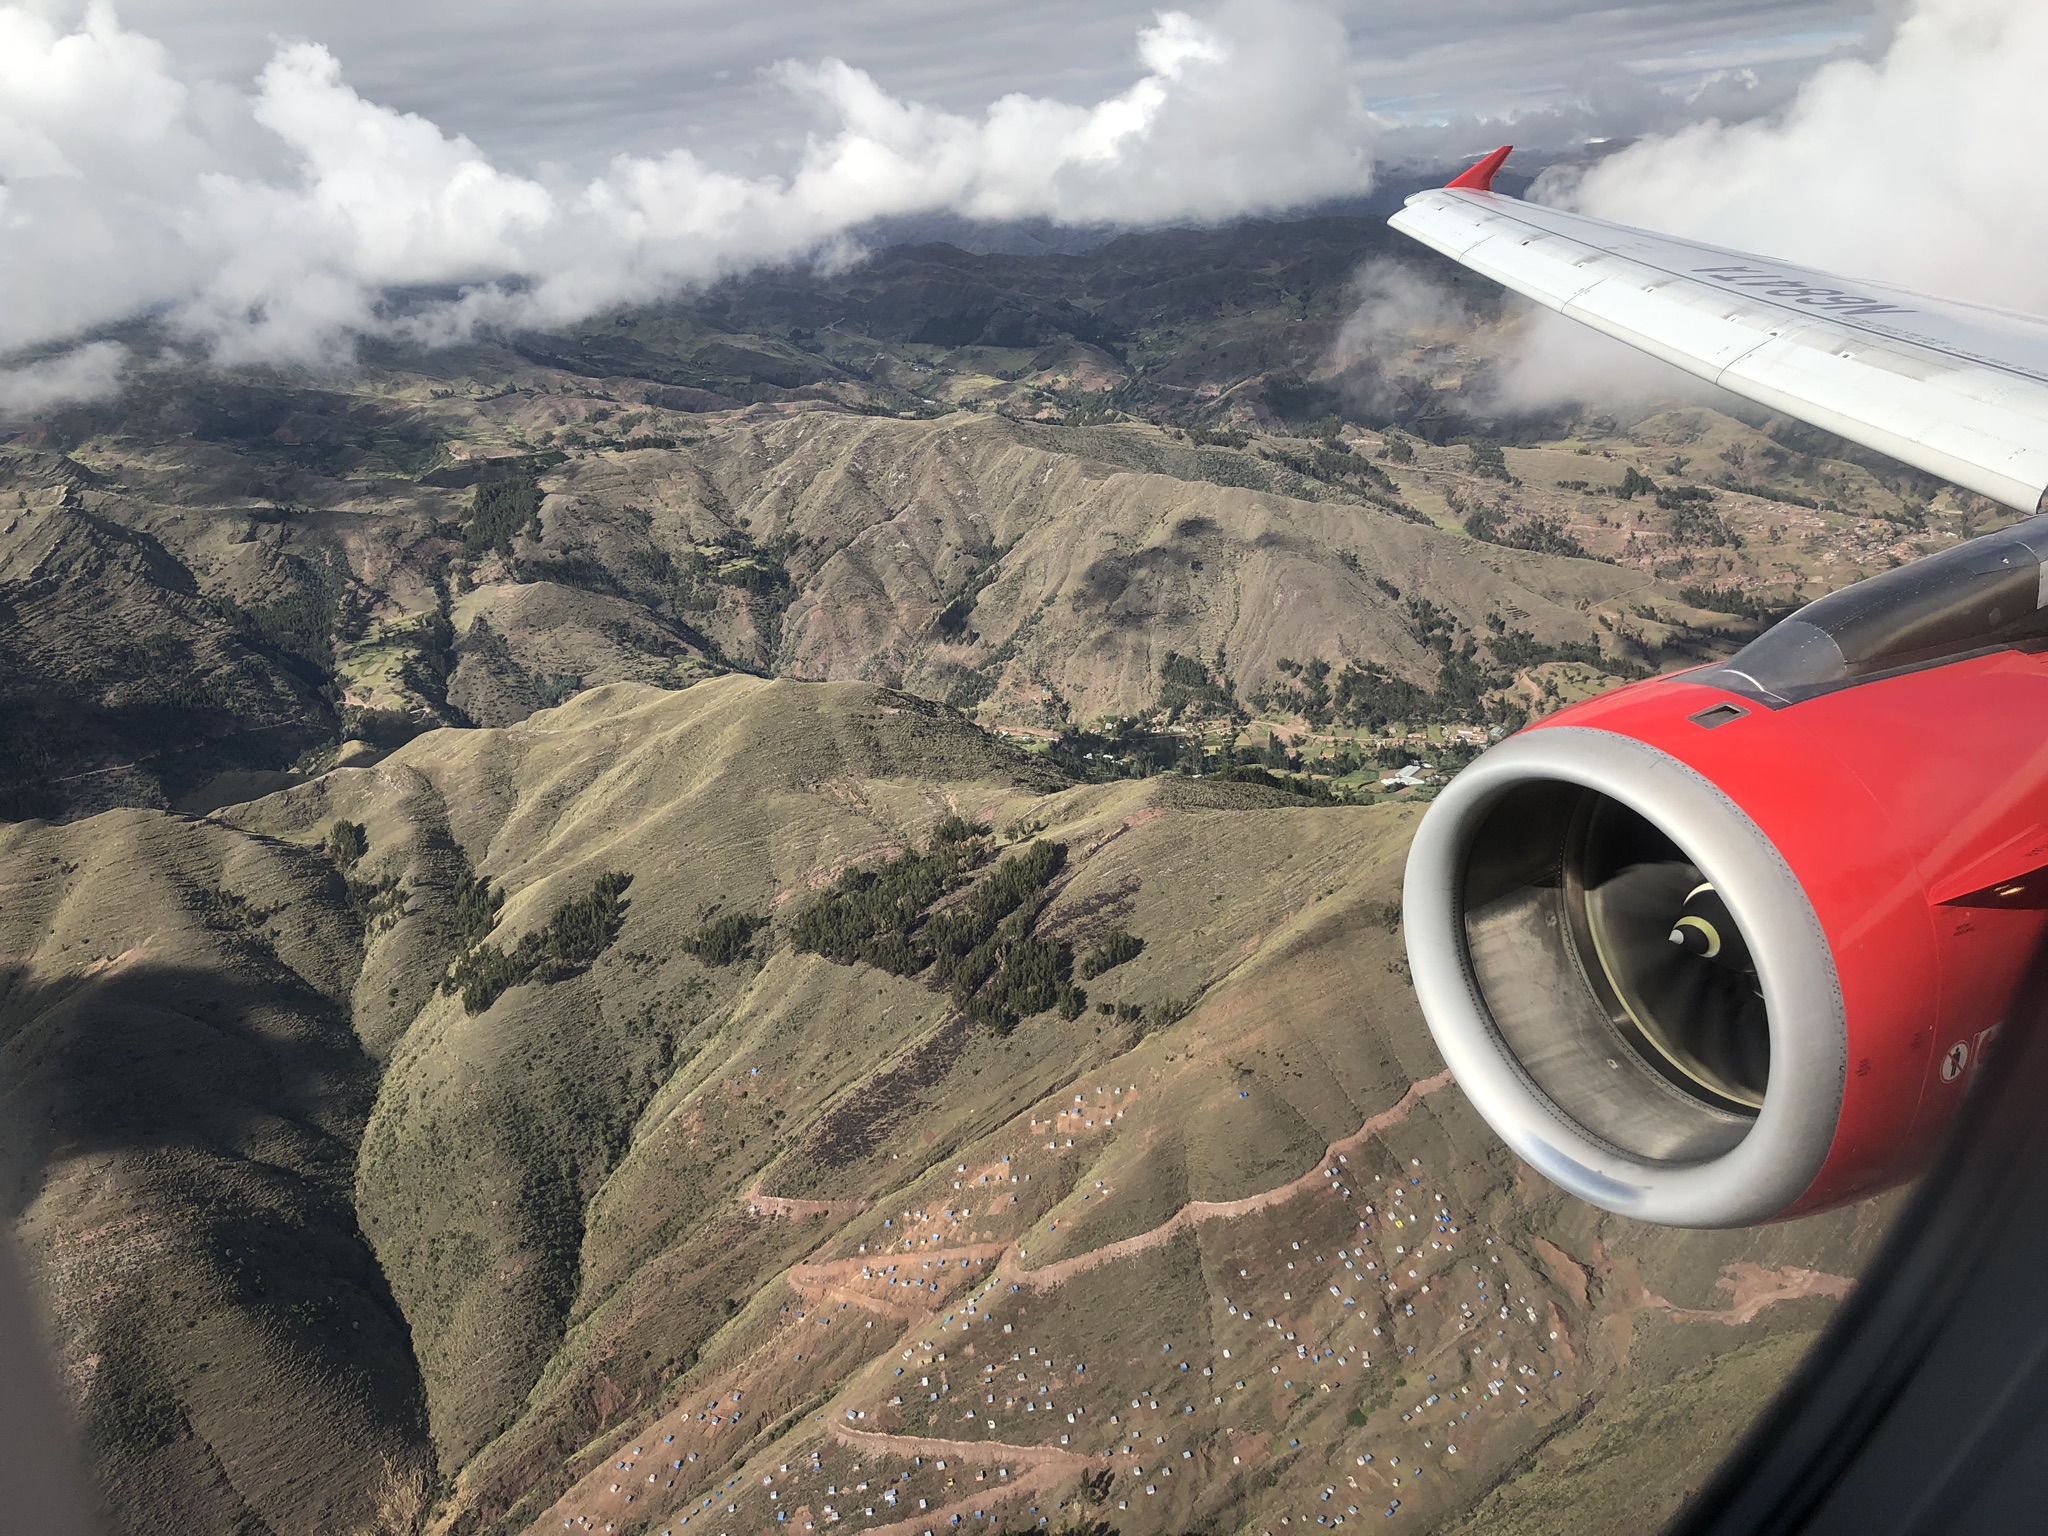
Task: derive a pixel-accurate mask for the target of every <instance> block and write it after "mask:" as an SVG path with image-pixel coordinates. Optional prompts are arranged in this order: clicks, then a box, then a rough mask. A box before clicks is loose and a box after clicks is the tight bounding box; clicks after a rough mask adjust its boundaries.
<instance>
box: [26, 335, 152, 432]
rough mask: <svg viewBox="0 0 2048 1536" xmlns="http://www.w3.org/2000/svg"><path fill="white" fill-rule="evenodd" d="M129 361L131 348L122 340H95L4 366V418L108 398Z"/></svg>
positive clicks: (118, 382) (118, 383)
mask: <svg viewBox="0 0 2048 1536" xmlns="http://www.w3.org/2000/svg"><path fill="white" fill-rule="evenodd" d="M127 362H128V349H127V348H126V347H124V346H122V345H121V344H120V343H119V342H113V341H93V342H87V343H86V344H85V345H84V346H82V347H74V348H73V349H72V350H71V351H69V352H65V353H61V354H59V355H58V356H56V357H46V358H43V359H41V360H40V361H38V362H33V363H29V364H27V365H25V366H24V367H20V368H7V369H0V418H4V417H9V416H16V417H22V416H32V415H34V414H35V413H36V412H38V411H42V410H47V409H48V408H49V407H51V406H53V405H76V404H78V403H79V402H81V401H86V400H104V399H105V398H106V397H107V396H109V395H111V394H113V393H114V392H115V391H116V390H118V389H119V388H120V387H121V373H122V370H123V368H125V367H126V365H127Z"/></svg>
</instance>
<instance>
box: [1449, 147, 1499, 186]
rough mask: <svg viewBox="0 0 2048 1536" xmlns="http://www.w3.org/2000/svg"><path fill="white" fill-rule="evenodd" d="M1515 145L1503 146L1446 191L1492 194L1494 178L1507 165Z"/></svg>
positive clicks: (1452, 183)
mask: <svg viewBox="0 0 2048 1536" xmlns="http://www.w3.org/2000/svg"><path fill="white" fill-rule="evenodd" d="M1514 147H1515V146H1514V145H1512V144H1503V145H1501V147H1500V148H1499V149H1496V150H1495V151H1494V152H1493V153H1492V154H1490V155H1488V156H1487V157H1486V158H1485V159H1484V160H1482V161H1480V162H1479V163H1478V164H1477V165H1475V166H1473V167H1472V169H1470V170H1469V171H1467V172H1465V174H1464V175H1462V176H1460V177H1458V178H1457V180H1455V181H1453V182H1451V183H1449V185H1448V186H1447V187H1446V189H1445V190H1447V191H1453V192H1491V191H1492V190H1493V178H1494V177H1495V176H1497V175H1499V174H1500V168H1501V167H1502V166H1503V165H1506V164H1507V161H1508V155H1509V154H1510V153H1511V152H1512V151H1513V150H1514Z"/></svg>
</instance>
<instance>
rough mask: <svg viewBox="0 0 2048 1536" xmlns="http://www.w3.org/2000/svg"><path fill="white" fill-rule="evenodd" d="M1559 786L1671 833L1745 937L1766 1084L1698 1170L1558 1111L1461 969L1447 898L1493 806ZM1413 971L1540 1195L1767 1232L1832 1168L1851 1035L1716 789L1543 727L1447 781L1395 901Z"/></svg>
mask: <svg viewBox="0 0 2048 1536" xmlns="http://www.w3.org/2000/svg"><path fill="white" fill-rule="evenodd" d="M1544 780H1549V781H1561V782H1564V783H1568V784H1574V785H1578V786H1581V787H1583V788H1586V789H1590V790H1594V791H1596V792H1598V793H1600V794H1602V795H1606V796H1607V797H1609V798H1610V799H1612V800H1615V801H1617V802H1619V803H1620V804H1621V805H1623V806H1626V807H1627V808H1629V809H1630V810H1633V811H1634V812H1636V814H1638V815H1640V816H1642V817H1643V818H1644V819H1645V820H1647V821H1649V822H1650V823H1651V824H1652V825H1654V826H1656V827H1657V828H1659V830H1661V831H1662V832H1664V833H1665V834H1666V835H1667V836H1669V837H1670V838H1671V839H1672V841H1674V842H1675V843H1677V845H1678V846H1679V847H1680V848H1681V849H1682V850H1684V852H1685V853H1686V854H1687V856H1688V857H1689V858H1691V859H1692V860H1693V862H1694V863H1695V864H1697V865H1698V866H1699V868H1700V869H1701V871H1702V872H1703V873H1704V874H1705V875H1706V877H1707V878H1708V879H1710V880H1711V881H1713V882H1714V885H1715V887H1716V888H1717V889H1718V890H1719V891H1720V892H1721V893H1722V895H1723V897H1724V899H1726V900H1727V902H1728V904H1729V907H1730V909H1731V911H1732V912H1733V914H1734V916H1735V918H1736V920H1737V922H1738V923H1739V924H1740V926H1741V928H1742V931H1743V933H1744V934H1745V935H1747V936H1749V937H1750V939H1751V945H1750V948H1751V954H1752V957H1753V958H1754V960H1755V962H1756V967H1757V976H1758V980H1759V982H1760V983H1761V985H1762V989H1763V993H1764V1003H1765V1007H1766V1009H1767V1010H1768V1013H1769V1019H1770V1026H1769V1027H1770V1039H1771V1077H1770V1085H1769V1088H1768V1090H1767V1092H1766V1093H1765V1096H1764V1103H1763V1107H1762V1109H1761V1110H1760V1111H1758V1113H1757V1116H1756V1120H1755V1123H1754V1124H1753V1125H1752V1126H1751V1127H1750V1129H1749V1131H1748V1132H1747V1134H1745V1135H1744V1136H1743V1138H1742V1140H1741V1141H1740V1142H1738V1143H1737V1144H1736V1145H1734V1146H1733V1147H1731V1148H1729V1149H1728V1150H1727V1151H1726V1152H1723V1153H1720V1154H1719V1155H1717V1156H1713V1157H1710V1158H1707V1159H1705V1160H1703V1161H1700V1162H1691V1163H1670V1162H1656V1161H1652V1160H1648V1159H1645V1158H1641V1157H1637V1156H1634V1155H1632V1154H1630V1153H1627V1152H1624V1151H1622V1150H1620V1149H1619V1148H1617V1147H1614V1146H1612V1145H1609V1144H1608V1143H1607V1142H1605V1141H1603V1140H1601V1139H1600V1138H1599V1137H1598V1136H1597V1135H1595V1134H1594V1133H1593V1132H1591V1131H1589V1130H1588V1129H1587V1128H1586V1127H1585V1126H1583V1125H1581V1124H1579V1123H1578V1121H1576V1120H1575V1119H1573V1118H1572V1117H1570V1116H1568V1115H1567V1114H1565V1113H1564V1112H1563V1111H1562V1110H1560V1109H1559V1108H1558V1107H1557V1105H1556V1104H1555V1103H1553V1102H1552V1101H1551V1099H1550V1098H1549V1096H1548V1095H1547V1094H1545V1093H1544V1091H1543V1090H1542V1088H1540V1087H1539V1086H1538V1085H1537V1084H1536V1082H1535V1081H1534V1079H1532V1078H1531V1077H1530V1075H1529V1073H1528V1071H1527V1070H1526V1069H1525V1068H1524V1067H1523V1065H1522V1063H1521V1062H1520V1061H1519V1060H1518V1059H1517V1058H1516V1057H1515V1055H1514V1053H1513V1052H1512V1051H1511V1050H1510V1049H1509V1048H1508V1045H1507V1042H1506V1041H1505V1040H1504V1039H1503V1038H1502V1036H1501V1034H1500V1031H1499V1029H1498V1027H1497V1026H1496V1025H1495V1023H1494V1021H1493V1017H1492V1015H1491V1013H1490V1012H1489V1010H1488V1008H1487V1006H1486V1002H1485V1000H1484V998H1483V997H1482V996H1481V994H1480V991H1479V988H1478V984H1477V982H1476V980H1475V979H1474V977H1473V974H1472V969H1471V964H1470V961H1469V959H1468V957H1467V954H1466V948H1465V932H1464V911H1463V908H1462V902H1461V899H1460V890H1459V886H1460V883H1461V880H1462V872H1463V870H1464V868H1465V859H1466V854H1467V852H1468V850H1469V849H1470V846H1471V843H1472V839H1473V838H1474V836H1475V835H1476V834H1477V833H1478V830H1479V828H1480V827H1481V826H1482V825H1483V824H1484V822H1485V819H1486V816H1487V813H1488V812H1489V811H1490V810H1491V809H1492V808H1493V806H1494V805H1495V804H1496V803H1497V802H1498V801H1499V799H1500V798H1501V796H1503V795H1504V794H1506V793H1507V792H1508V791H1510V790H1512V789H1514V788H1516V787H1517V786H1520V785H1525V784H1528V783H1530V782H1532V781H1544ZM1402 908H1403V919H1404V923H1405V925H1406V928H1407V933H1408V961H1409V969H1410V971H1411V972H1412V974H1413V976H1414V982H1415V991H1416V995H1417V997H1418V998H1419V1000H1420V1001H1421V1003H1422V1010H1423V1015H1424V1018H1425V1019H1426V1020H1427V1021H1428V1024H1429V1029H1430V1033H1431V1035H1432V1036H1433V1037H1434V1038H1435V1040H1436V1044H1437V1049H1438V1050H1439V1051H1440V1052H1441V1053H1442V1055H1443V1058H1444V1061H1445V1063H1446V1065H1448V1066H1449V1067H1450V1069H1451V1073H1452V1075H1453V1076H1454V1077H1455V1078H1456V1079H1457V1081H1458V1083H1459V1085H1460V1087H1462V1088H1463V1089H1464V1091H1465V1094H1466V1096H1467V1097H1468V1098H1469V1099H1470V1100H1471V1101H1472V1104H1473V1107H1474V1108H1475V1109H1477V1110H1478V1111H1479V1113H1480V1114H1481V1116H1482V1117H1484V1118H1485V1119H1486V1121H1487V1122H1488V1123H1489V1124H1490V1125H1491V1126H1492V1127H1493V1129H1494V1131H1495V1132H1496V1133H1497V1134H1498V1135H1499V1136H1500V1137H1501V1139H1502V1140H1503V1141H1505V1142H1507V1144H1508V1145H1509V1146H1510V1147H1512V1148H1513V1149H1514V1150H1515V1152H1516V1153H1518V1154H1519V1155H1520V1156H1521V1157H1522V1158H1523V1159H1524V1160H1525V1161H1527V1162H1528V1163H1530V1164H1531V1165H1532V1166H1534V1167H1535V1168H1536V1169H1537V1171H1538V1172H1540V1173H1542V1174H1543V1175H1544V1176H1545V1177H1546V1178H1548V1179H1550V1180H1551V1181H1552V1182H1553V1183H1555V1184H1557V1185H1559V1186H1561V1187H1562V1188H1564V1189H1566V1190H1567V1191H1569V1192H1570V1193H1572V1194H1574V1195H1577V1196H1578V1197H1579V1198H1581V1199H1583V1200H1586V1201H1588V1202H1590V1203H1592V1204H1594V1205H1598V1206H1600V1207H1602V1208H1604V1209H1606V1210H1610V1211H1614V1212H1616V1213H1618V1214H1620V1215H1625V1216H1632V1217H1636V1218H1638V1219H1641V1220H1644V1221H1654V1222H1659V1223H1662V1224H1665V1225H1670V1226H1684V1227H1733V1226H1748V1225H1752V1224H1754V1223H1757V1222H1761V1221H1766V1220H1769V1219H1770V1218H1771V1217H1773V1216H1776V1215H1778V1214H1779V1213H1781V1212H1782V1211H1784V1210H1785V1209H1786V1208H1787V1207H1789V1206H1791V1205H1792V1204H1793V1202H1795V1201H1796V1200H1797V1199H1798V1198H1799V1197H1800V1195H1802V1194H1804V1193H1805V1192H1806V1190H1807V1189H1808V1188H1809V1187H1810V1186H1811V1185H1812V1183H1813V1181H1814V1179H1815V1178H1816V1176H1818V1174H1819V1173H1820V1170H1821V1167H1822V1165H1823V1164H1824V1163H1825V1162H1826V1161H1827V1154H1828V1149H1829V1147H1830V1146H1831V1145H1832V1143H1833V1141H1834V1135H1835V1128H1836V1125H1837V1123H1838V1122H1839V1120H1840V1117H1841V1109H1842V1101H1843V1097H1844V1094H1845V1092H1846V1087H1847V1082H1848V1025H1847V1017H1846V1012H1845V1009H1844V1007H1843V1002H1842V989H1841V981H1840V978H1839V977H1838V976H1837V975H1836V972H1835V966H1834V960H1833V956H1832V953H1831V951H1830V949H1829V946H1828V942H1827V936H1826V933H1825V931H1824V930H1823V929H1822V927H1821V923H1820V919H1819V918H1818V916H1816V915H1815V913H1814V910H1813V906H1812V904H1811V903H1810V902H1809V901H1808V900H1807V898H1806V894H1805V892H1804V891H1803V890H1802V889H1801V888H1800V885H1799V881H1798V879H1797V877H1796V876H1794V874H1793V872H1792V870H1791V867H1790V866H1789V865H1788V864H1787V863H1786V862H1785V859H1784V857H1783V855H1782V854H1780V853H1779V852H1778V850H1777V848H1776V847H1775V846H1774V845H1773V844H1772V843H1771V841H1770V840H1769V839H1768V838H1767V837H1766V836H1765V835H1764V834H1763V832H1762V831H1761V830H1760V829H1759V828H1758V827H1757V825H1756V823H1755V822H1754V821H1752V820H1751V819H1750V818H1749V817H1748V816H1747V815H1746V814H1745V813H1744V812H1743V811H1742V809H1741V808H1740V807H1739V806H1737V805H1736V804H1735V802H1734V801H1732V800H1731V799H1729V798H1728V796H1727V795H1726V794H1724V793H1723V792H1722V791H1721V790H1720V789H1719V788H1717V787H1716V786H1715V785H1714V784H1713V783H1712V782H1711V781H1709V780H1708V779H1706V778H1704V777H1702V776H1701V775H1700V774H1699V773H1697V772H1695V771H1694V770H1693V769H1692V768H1690V767H1688V766H1687V765H1686V764H1684V763H1682V762H1680V761H1679V760H1678V759H1677V758H1675V757H1672V756H1671V755H1670V754H1668V753H1665V752H1661V751H1659V750H1658V749H1657V748H1655V747H1652V746H1649V745H1647V744H1646V743H1643V742H1640V741H1636V740H1634V739H1632V738H1630V737H1626V736H1619V735H1616V734H1614V733H1613V732H1610V731H1600V730H1591V729H1587V728H1585V727H1578V726H1553V727H1549V728H1545V729H1541V730H1535V731H1529V732H1526V733H1524V734H1522V735H1519V736H1515V737H1513V738H1511V739H1509V740H1508V741H1505V742H1502V743H1501V744H1500V745H1499V746H1497V747H1494V748H1493V749H1492V750H1490V751H1489V752H1487V753H1486V754H1485V755H1484V756H1483V757H1481V758H1480V759H1479V761H1477V762H1476V763H1474V764H1473V765H1472V766H1471V767H1469V768H1467V769H1466V770H1465V771H1464V772H1462V773H1460V774H1459V775H1458V776H1457V778H1455V779H1453V780H1452V781H1451V783H1450V784H1449V786H1447V787H1446V788H1445V790H1444V792H1443V793H1442V794H1441V795H1440V796H1438V798H1437V800H1436V801H1435V803H1434V804H1432V805H1431V806H1430V808H1429V812H1428V814H1427V815H1425V816H1424V817H1423V820H1422V825H1421V826H1420V827H1419V828H1418V829H1417V831H1416V835H1415V842H1414V845H1413V847H1412V848H1411V849H1410V851H1409V856H1408V870H1407V878H1406V882H1405V884H1404V887H1403V892H1402Z"/></svg>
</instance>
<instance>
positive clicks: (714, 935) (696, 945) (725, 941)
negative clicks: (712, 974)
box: [683, 912, 768, 965]
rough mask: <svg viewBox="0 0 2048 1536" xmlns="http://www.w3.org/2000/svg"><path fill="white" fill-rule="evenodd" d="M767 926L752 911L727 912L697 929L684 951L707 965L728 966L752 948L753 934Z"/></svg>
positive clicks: (765, 922) (766, 920) (685, 944)
mask: <svg viewBox="0 0 2048 1536" xmlns="http://www.w3.org/2000/svg"><path fill="white" fill-rule="evenodd" d="M767 926H768V919H767V918H765V917H756V916H755V915H754V914H753V913H751V912H728V913H726V914H725V916H723V917H719V918H714V919H712V920H711V921H710V922H708V923H706V924H705V925H704V926H703V927H701V928H699V929H698V930H697V932H696V934H695V936H694V937H691V938H688V939H685V940H684V941H683V948H684V949H686V950H688V951H689V952H690V953H691V954H693V955H695V956H696V957H697V958H698V959H699V960H702V961H703V962H704V963H705V964H706V965H731V964H732V963H733V961H735V960H738V959H740V958H741V957H742V956H744V955H745V954H747V953H748V951H749V950H751V949H752V948H753V940H754V935H755V933H756V932H758V931H759V930H761V929H763V928H766V927H767Z"/></svg>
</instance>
